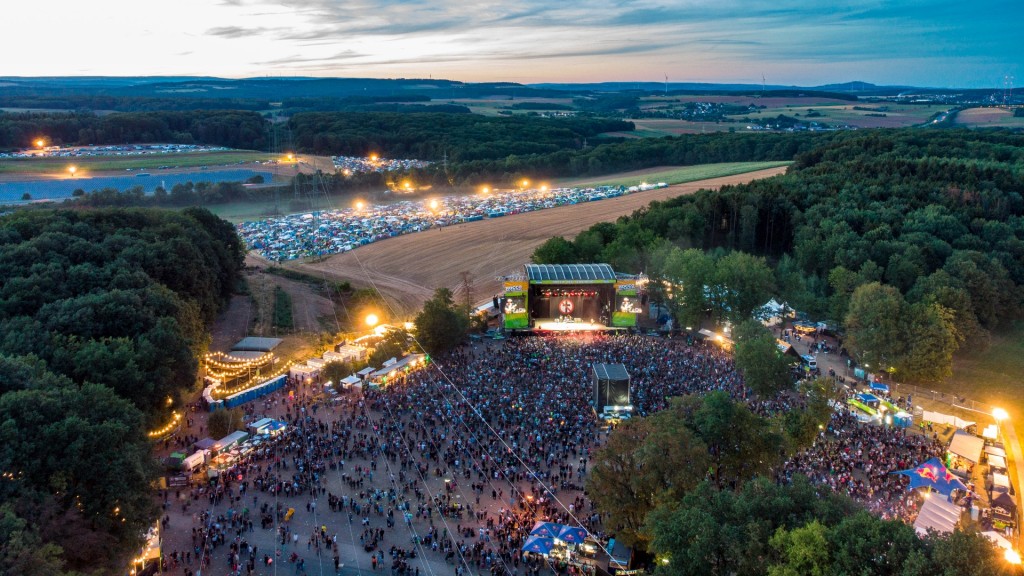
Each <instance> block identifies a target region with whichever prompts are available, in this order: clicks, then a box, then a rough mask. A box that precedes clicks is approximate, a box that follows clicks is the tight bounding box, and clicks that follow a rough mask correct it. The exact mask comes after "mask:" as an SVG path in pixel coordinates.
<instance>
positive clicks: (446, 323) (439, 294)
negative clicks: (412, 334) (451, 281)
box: [414, 288, 469, 354]
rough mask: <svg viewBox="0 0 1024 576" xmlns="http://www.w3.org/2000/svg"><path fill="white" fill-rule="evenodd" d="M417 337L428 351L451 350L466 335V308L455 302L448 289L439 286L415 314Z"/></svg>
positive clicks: (438, 352)
mask: <svg viewBox="0 0 1024 576" xmlns="http://www.w3.org/2000/svg"><path fill="white" fill-rule="evenodd" d="M414 324H415V325H416V340H417V341H418V342H419V344H420V346H422V347H423V349H424V350H425V351H427V352H428V353H430V354H440V353H441V352H445V351H447V350H451V349H452V348H454V347H455V346H457V345H458V344H459V343H460V342H462V341H463V340H464V339H465V338H466V331H467V330H468V329H469V311H468V310H465V309H462V308H461V307H459V306H457V305H456V304H455V300H454V299H453V297H452V292H451V290H449V289H447V288H438V289H437V290H435V291H434V296H433V297H432V298H431V299H430V300H427V301H426V303H424V304H423V310H422V311H421V312H420V313H419V314H418V315H417V316H416V320H415V322H414Z"/></svg>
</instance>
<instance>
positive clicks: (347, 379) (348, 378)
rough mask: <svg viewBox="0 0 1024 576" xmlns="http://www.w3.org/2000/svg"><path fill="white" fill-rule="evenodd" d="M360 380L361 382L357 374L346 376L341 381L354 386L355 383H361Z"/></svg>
mask: <svg viewBox="0 0 1024 576" xmlns="http://www.w3.org/2000/svg"><path fill="white" fill-rule="evenodd" d="M359 382H361V380H360V379H359V376H356V375H355V374H352V375H349V376H345V377H344V378H342V379H341V383H342V384H344V385H345V386H352V385H353V384H359Z"/></svg>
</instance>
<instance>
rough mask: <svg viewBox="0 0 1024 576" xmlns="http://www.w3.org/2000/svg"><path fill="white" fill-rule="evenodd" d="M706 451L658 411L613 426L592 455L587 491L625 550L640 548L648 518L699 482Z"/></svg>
mask: <svg viewBox="0 0 1024 576" xmlns="http://www.w3.org/2000/svg"><path fill="white" fill-rule="evenodd" d="M706 468H707V447H706V446H705V445H704V443H703V442H701V441H700V440H698V439H697V438H696V437H695V436H694V435H693V434H692V433H691V432H690V431H689V430H688V429H686V427H685V423H684V422H683V421H682V419H680V418H679V414H678V413H673V412H671V411H662V412H658V413H656V414H654V415H653V416H648V417H646V418H639V419H636V420H629V421H627V422H625V423H624V424H622V425H621V426H619V427H618V428H616V429H615V430H614V431H613V432H612V433H611V436H610V437H609V439H608V443H607V444H605V445H604V446H603V447H601V449H599V450H598V451H597V453H596V454H595V455H594V465H593V468H592V469H591V471H590V474H589V475H588V476H587V491H588V493H589V494H590V497H591V499H592V500H593V501H594V503H595V504H596V505H597V507H598V508H599V509H600V510H601V511H602V512H605V513H607V514H608V519H607V520H606V525H607V526H608V527H609V528H611V529H612V530H614V531H615V533H616V534H617V535H618V537H619V538H621V539H622V541H623V542H625V543H626V544H627V545H629V546H637V547H639V548H641V549H643V548H645V547H646V546H647V543H648V538H649V537H648V535H647V534H645V533H644V530H643V526H644V521H645V520H646V518H647V514H648V513H649V512H650V511H652V510H654V509H655V508H656V507H657V506H658V505H662V504H664V505H670V504H671V503H672V502H675V501H677V500H679V499H680V498H682V496H683V495H684V494H685V493H686V492H687V491H689V490H692V489H693V488H694V487H696V486H697V484H698V483H699V482H700V481H701V480H703V476H702V475H701V471H703V470H705V469H706Z"/></svg>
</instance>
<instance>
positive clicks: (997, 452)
mask: <svg viewBox="0 0 1024 576" xmlns="http://www.w3.org/2000/svg"><path fill="white" fill-rule="evenodd" d="M985 454H988V455H989V456H1002V457H1003V458H1006V450H1004V449H1003V448H1002V447H1000V446H992V445H991V444H990V445H988V446H985Z"/></svg>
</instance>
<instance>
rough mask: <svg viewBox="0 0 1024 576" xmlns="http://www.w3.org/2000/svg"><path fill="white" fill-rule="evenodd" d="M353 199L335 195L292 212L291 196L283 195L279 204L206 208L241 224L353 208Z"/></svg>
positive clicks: (256, 202)
mask: <svg viewBox="0 0 1024 576" xmlns="http://www.w3.org/2000/svg"><path fill="white" fill-rule="evenodd" d="M352 198H353V196H351V195H338V194H334V195H331V196H330V197H329V200H325V199H324V198H323V197H320V198H317V199H316V202H315V204H314V205H312V206H309V207H307V208H305V209H300V210H292V209H291V200H292V198H291V194H290V193H283V194H281V197H280V199H279V200H278V201H277V202H275V201H274V199H273V198H271V199H269V200H249V201H244V202H231V203H229V204H211V205H208V206H205V208H207V209H208V210H209V211H210V212H213V213H214V214H216V215H217V216H220V217H221V218H223V219H225V220H227V221H228V222H231V223H234V224H237V223H239V222H247V221H250V220H260V219H263V218H269V217H271V216H275V215H284V214H295V213H298V212H310V211H313V210H330V209H335V208H345V207H348V206H351V204H352ZM275 207H276V211H275Z"/></svg>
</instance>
